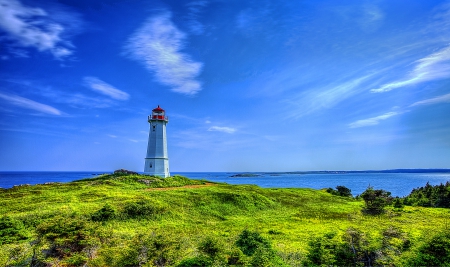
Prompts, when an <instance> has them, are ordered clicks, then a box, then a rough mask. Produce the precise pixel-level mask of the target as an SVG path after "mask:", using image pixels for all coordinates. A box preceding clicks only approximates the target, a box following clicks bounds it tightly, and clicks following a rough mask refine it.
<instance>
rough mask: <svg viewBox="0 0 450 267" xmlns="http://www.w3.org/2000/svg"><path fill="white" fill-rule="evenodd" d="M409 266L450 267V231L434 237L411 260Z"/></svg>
mask: <svg viewBox="0 0 450 267" xmlns="http://www.w3.org/2000/svg"><path fill="white" fill-rule="evenodd" d="M408 265H409V266H450V231H449V230H446V231H444V232H440V233H438V234H436V235H434V236H433V237H432V238H431V239H430V240H428V241H427V242H426V243H425V244H423V245H422V246H421V247H419V249H418V251H417V253H415V254H414V256H413V257H412V258H410V259H409V262H408Z"/></svg>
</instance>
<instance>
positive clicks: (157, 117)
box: [144, 105, 170, 178]
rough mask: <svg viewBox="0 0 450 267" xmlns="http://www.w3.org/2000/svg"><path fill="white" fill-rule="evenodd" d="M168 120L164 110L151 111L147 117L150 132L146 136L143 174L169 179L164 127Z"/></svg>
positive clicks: (158, 108)
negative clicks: (146, 143)
mask: <svg viewBox="0 0 450 267" xmlns="http://www.w3.org/2000/svg"><path fill="white" fill-rule="evenodd" d="M167 122H169V118H168V117H167V116H166V112H165V111H164V109H162V108H160V107H159V105H158V107H157V108H155V109H153V110H152V115H150V116H148V123H150V132H149V134H148V145H147V156H146V157H145V167H144V173H145V174H150V175H158V176H160V177H164V178H165V177H169V176H170V173H169V157H168V155H167V136H166V125H167Z"/></svg>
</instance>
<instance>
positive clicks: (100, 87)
mask: <svg viewBox="0 0 450 267" xmlns="http://www.w3.org/2000/svg"><path fill="white" fill-rule="evenodd" d="M83 81H84V84H85V85H86V86H87V87H89V88H91V89H92V90H94V91H96V92H98V93H100V94H103V95H106V96H109V97H111V98H113V99H117V100H127V99H128V98H130V95H129V94H128V93H125V92H124V91H121V90H119V89H117V88H115V87H114V86H112V85H110V84H108V83H106V82H104V81H102V80H100V79H99V78H96V77H84V78H83Z"/></svg>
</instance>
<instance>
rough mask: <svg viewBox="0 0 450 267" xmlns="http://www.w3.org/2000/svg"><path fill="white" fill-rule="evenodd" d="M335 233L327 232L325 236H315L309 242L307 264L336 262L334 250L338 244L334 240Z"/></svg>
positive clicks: (318, 264) (330, 263) (316, 264)
mask: <svg viewBox="0 0 450 267" xmlns="http://www.w3.org/2000/svg"><path fill="white" fill-rule="evenodd" d="M334 236H335V233H328V234H325V235H324V236H323V237H315V238H313V239H312V240H310V241H309V242H308V245H309V248H308V254H307V256H306V259H307V260H306V265H308V266H321V265H333V264H334V262H335V259H334V257H335V256H334V254H333V253H334V251H335V249H336V244H335V243H334V241H333V240H332V239H333V237H334Z"/></svg>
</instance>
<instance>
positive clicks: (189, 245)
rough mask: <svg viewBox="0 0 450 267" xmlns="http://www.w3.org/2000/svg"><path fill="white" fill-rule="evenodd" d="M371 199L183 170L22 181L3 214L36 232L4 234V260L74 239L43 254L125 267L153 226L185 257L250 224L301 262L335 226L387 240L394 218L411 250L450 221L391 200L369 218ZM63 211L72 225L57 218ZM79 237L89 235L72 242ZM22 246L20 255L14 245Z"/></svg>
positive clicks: (64, 261)
mask: <svg viewBox="0 0 450 267" xmlns="http://www.w3.org/2000/svg"><path fill="white" fill-rule="evenodd" d="M186 186H187V187H186ZM157 188H160V189H161V188H164V190H156V189H157ZM133 203H141V204H142V203H143V204H142V205H144V204H145V205H147V206H148V207H150V208H149V212H147V213H145V215H139V216H135V217H133V216H132V215H129V214H127V213H126V210H127V209H129V208H127V207H129V206H130V205H134V204H133ZM105 204H109V205H110V206H111V207H112V208H113V209H114V211H115V213H116V216H115V217H114V218H111V219H108V220H105V221H102V222H97V221H93V220H92V219H91V218H92V215H93V214H94V213H95V212H97V211H99V210H100V209H102V207H104V206H105ZM362 206H363V202H362V200H355V199H352V198H346V197H339V196H335V195H331V194H329V193H327V192H326V191H325V190H312V189H298V188H296V189H292V188H291V189H289V188H288V189H263V188H260V187H257V186H253V185H228V184H218V183H208V182H207V181H203V180H201V181H199V180H190V179H188V178H185V177H181V176H174V177H170V178H165V179H161V178H157V177H151V176H143V175H102V176H99V177H97V178H94V179H84V180H80V181H75V182H71V183H64V184H59V183H57V184H51V185H35V186H21V187H14V188H11V189H8V190H1V191H0V214H3V216H8V217H9V218H11V219H13V220H17V221H20V222H21V223H23V226H24V229H25V230H24V231H25V232H26V233H25V234H24V233H23V231H22V230H21V231H22V232H21V234H22V235H23V236H26V237H27V238H28V239H23V238H22V239H21V240H18V241H15V242H13V243H11V242H0V250H1V251H2V252H0V266H7V265H8V264H11V265H14V264H16V265H20V264H21V263H22V264H25V262H27V260H30V259H31V255H32V251H33V248H35V249H37V251H38V252H40V251H44V250H45V249H49V248H53V249H55V251H57V250H58V249H60V250H61V251H63V250H64V249H66V248H65V247H64V244H65V243H64V242H68V243H70V242H75V243H73V244H76V245H73V246H74V247H77V246H79V248H80V249H79V250H80V251H77V252H75V250H76V249H73V251H74V252H71V251H69V250H70V249H69V250H67V249H66V250H65V251H66V252H61V253H59V252H58V253H59V254H58V253H57V252H55V253H54V254H52V255H50V256H47V257H45V256H44V254H42V255H41V256H40V257H41V258H40V259H39V260H40V261H42V262H47V263H49V264H53V265H56V263H55V262H59V263H58V264H60V265H63V266H77V265H82V264H83V263H84V262H88V264H89V266H105V265H116V266H120V265H123V264H124V262H126V261H127V257H130V259H131V258H132V257H133V255H132V254H133V253H134V252H132V251H134V250H133V249H135V248H136V247H137V246H142V245H139V244H140V243H139V242H141V239H142V238H140V237H139V236H140V235H145V236H149V235H151V234H152V233H154V234H161V235H164V236H165V238H168V240H174V241H173V242H175V243H176V244H178V245H177V246H180V247H179V248H178V249H179V251H180V253H181V254H180V255H177V256H176V257H177V259H178V261H179V260H181V259H185V258H189V257H195V256H196V255H199V251H198V245H199V243H200V242H201V241H202V240H204V238H205V237H214V238H216V239H218V240H220V242H222V243H221V244H223V246H224V250H225V251H230V250H232V249H233V247H234V242H235V240H236V238H237V236H238V235H239V234H240V233H241V232H242V231H243V230H245V229H248V230H251V231H256V232H259V233H260V234H261V235H262V236H263V237H265V238H267V239H268V240H270V242H271V244H272V247H273V248H274V250H275V251H277V253H278V254H279V255H282V256H283V258H284V259H285V261H286V262H287V263H289V264H290V265H300V264H302V262H304V260H305V256H306V255H307V253H308V242H309V241H311V240H312V239H313V238H314V237H319V236H323V235H324V234H325V233H330V232H334V233H336V236H338V237H339V236H342V235H343V234H345V232H346V230H347V229H348V228H349V227H354V228H357V229H360V230H361V231H363V232H364V233H366V234H367V235H368V236H370V237H371V240H373V242H381V240H382V239H383V236H382V234H381V233H382V232H383V231H384V230H385V229H387V228H389V227H391V226H393V227H396V228H398V229H401V231H403V232H404V233H405V234H406V235H407V236H408V237H409V239H410V240H411V242H412V247H411V249H410V251H414V249H416V248H418V247H419V246H420V245H421V244H422V243H423V242H424V241H425V240H427V238H428V236H429V233H434V232H436V231H437V230H440V229H446V228H448V226H449V225H448V224H449V223H450V220H449V218H450V216H449V215H450V214H449V211H448V209H440V208H423V207H409V206H407V207H405V208H404V209H403V210H400V211H398V210H397V211H396V210H394V209H392V208H388V210H387V212H386V213H385V214H383V215H379V216H367V215H363V214H362V213H361V208H362ZM55 218H59V219H58V220H61V222H59V224H62V225H59V224H58V225H56V226H55V225H53V224H54V223H55V221H56V220H57V219H55ZM65 220H67V221H65ZM73 221H80V222H82V223H81V226H79V227H80V229H81V228H82V231H81V230H80V231H81V232H80V233H79V232H76V231H77V230H74V231H75V232H71V233H69V234H67V233H64V231H65V230H64V229H66V228H69V226H70V225H72V224H73ZM52 223H53V224H52ZM71 223H72V224H71ZM45 227H47V228H45ZM52 227H53V228H52ZM58 227H60V228H62V230H58V229H59V228H58ZM74 227H75V226H74ZM77 227H78V226H77ZM49 229H50V230H49ZM52 229H53V230H52ZM55 229H57V230H55ZM46 231H47V232H46ZM49 231H53V232H57V231H62V232H61V233H59V232H58V234H59V235H58V237H57V238H56V239H55V240H56V241H52V240H51V239H49V238H48V236H46V235H47V234H48V232H49ZM67 231H68V230H67ZM86 233H87V234H86ZM71 235H73V236H77V238H79V240H78V239H77V240H72V239H73V236H71ZM84 235H86V236H84ZM80 236H81V237H80ZM0 237H1V236H0ZM71 238H72V239H71ZM336 238H337V237H336ZM69 239H71V241H68V240H69ZM5 240H6V239H5ZM38 240H39V241H40V242H37V241H38ZM142 240H143V239H142ZM30 242H31V243H30ZM58 242H59V243H58ZM77 242H78V243H77ZM89 242H90V243H89ZM142 242H143V241H142ZM148 242H150V241H148ZM151 242H153V241H151ZM165 242H168V244H169V243H170V242H172V241H170V242H169V241H165ZM175 243H174V244H175ZM70 244H72V243H70ZM152 244H153V243H152ZM170 244H172V243H170ZM58 246H59V247H58ZM146 246H149V245H146ZM13 249H15V250H16V252H15V254H14V253H12V252H11V253H10V251H12V250H13ZM90 249H91V250H93V251H94V250H95V252H92V253H91V254H92V255H94V256H92V255H91V254H89V253H90V252H89V251H88V250H90ZM19 250H20V251H22V252H23V256H22V258H20V257H16V258H17V259H14V258H12V256H11V255H12V254H14V255H22V254H20V253H17V251H19ZM127 251H129V253H128V252H127ZM127 253H128V254H129V255H128V254H127ZM224 253H225V254H226V252H224ZM410 253H412V252H410ZM80 255H81V256H80ZM89 255H90V256H89ZM127 255H128V256H127ZM405 255H408V253H405ZM77 257H78V258H77ZM83 257H84V258H83ZM136 257H137V256H136ZM171 257H175V256H171ZM398 257H400V258H401V257H402V256H401V255H400V256H398ZM405 257H406V256H405ZM294 258H295V259H296V260H292V259H294ZM289 259H291V260H289ZM77 260H78V261H77ZM400 260H401V259H400ZM130 261H132V260H130ZM80 262H81V263H80ZM2 264H3V265H2ZM171 264H176V262H175V261H174V262H172V263H171ZM130 266H131V265H130ZM149 266H150V265H149Z"/></svg>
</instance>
